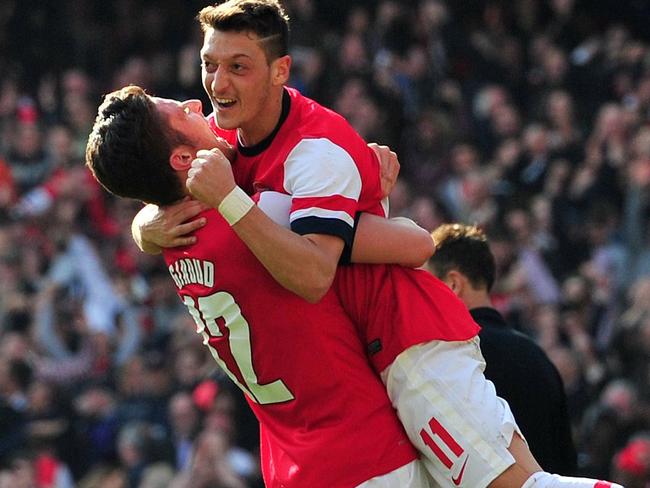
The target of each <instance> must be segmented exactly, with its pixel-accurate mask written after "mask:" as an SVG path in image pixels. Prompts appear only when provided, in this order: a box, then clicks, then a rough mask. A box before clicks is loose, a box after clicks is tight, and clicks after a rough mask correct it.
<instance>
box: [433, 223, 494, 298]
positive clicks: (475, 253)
mask: <svg viewBox="0 0 650 488" xmlns="http://www.w3.org/2000/svg"><path fill="white" fill-rule="evenodd" d="M431 237H433V240H434V243H435V251H434V253H433V256H431V258H429V265H430V267H431V269H432V271H433V273H434V274H435V275H436V276H438V277H439V278H442V277H444V276H445V275H446V274H447V273H448V272H449V271H452V270H457V271H459V272H461V273H463V274H464V275H465V276H467V279H468V280H469V281H470V283H471V284H472V286H473V287H474V288H481V287H483V286H485V287H486V288H487V290H488V291H490V289H491V288H492V285H493V284H494V280H495V275H496V265H495V262H494V255H493V254H492V251H490V246H489V245H488V242H487V237H486V236H485V234H484V233H483V231H482V230H481V229H479V228H478V227H476V226H473V225H462V224H443V225H441V226H439V227H437V228H436V229H435V230H434V231H433V232H432V233H431Z"/></svg>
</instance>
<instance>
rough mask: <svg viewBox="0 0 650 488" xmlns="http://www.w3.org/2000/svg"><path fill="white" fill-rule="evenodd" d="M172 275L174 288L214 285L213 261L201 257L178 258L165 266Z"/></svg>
mask: <svg viewBox="0 0 650 488" xmlns="http://www.w3.org/2000/svg"><path fill="white" fill-rule="evenodd" d="M167 269H168V270H169V274H171V275H172V279H173V280H174V284H175V285H176V288H178V289H181V288H183V287H184V286H186V285H203V286H207V287H212V286H213V285H214V263H213V262H212V261H204V260H202V259H190V258H184V259H178V260H176V261H174V262H173V263H172V264H170V265H169V267H168V268H167Z"/></svg>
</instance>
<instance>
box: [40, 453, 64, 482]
mask: <svg viewBox="0 0 650 488" xmlns="http://www.w3.org/2000/svg"><path fill="white" fill-rule="evenodd" d="M58 468H59V463H58V461H57V460H56V459H55V458H53V457H51V456H48V455H45V454H43V455H40V456H39V457H38V458H37V459H36V462H35V471H36V486H37V487H38V488H50V487H51V486H53V485H54V480H55V478H56V471H57V469H58Z"/></svg>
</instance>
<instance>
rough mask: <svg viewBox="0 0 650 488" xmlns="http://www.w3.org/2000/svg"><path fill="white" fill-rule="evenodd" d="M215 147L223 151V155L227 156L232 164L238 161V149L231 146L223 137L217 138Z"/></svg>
mask: <svg viewBox="0 0 650 488" xmlns="http://www.w3.org/2000/svg"><path fill="white" fill-rule="evenodd" d="M214 147H215V148H216V149H219V151H221V153H222V154H223V155H224V156H226V159H227V160H228V161H230V162H231V163H234V162H235V159H237V149H235V146H233V145H232V144H230V143H229V142H228V141H227V140H225V139H224V138H223V137H218V136H217V143H216V145H215V146H214Z"/></svg>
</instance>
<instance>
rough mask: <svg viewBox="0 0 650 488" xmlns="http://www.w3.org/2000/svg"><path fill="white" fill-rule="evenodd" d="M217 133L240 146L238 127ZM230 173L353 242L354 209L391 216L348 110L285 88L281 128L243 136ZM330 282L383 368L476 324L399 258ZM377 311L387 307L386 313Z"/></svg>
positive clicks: (298, 222)
mask: <svg viewBox="0 0 650 488" xmlns="http://www.w3.org/2000/svg"><path fill="white" fill-rule="evenodd" d="M209 121H210V124H211V126H212V128H213V130H214V131H215V133H217V134H218V135H220V136H221V137H224V138H225V139H227V140H228V141H229V142H230V143H231V144H237V135H236V131H235V130H231V131H224V130H222V129H220V128H219V127H218V126H217V125H216V122H215V119H214V116H213V115H211V116H210V117H209ZM237 152H238V154H237V159H236V161H235V163H234V164H233V172H234V175H235V180H236V181H237V184H238V185H239V186H241V187H242V188H243V189H244V190H245V191H246V192H247V193H249V194H252V193H253V192H256V191H262V190H273V191H277V192H281V193H287V194H289V195H291V197H292V203H291V214H290V221H291V228H292V230H294V231H295V232H297V233H299V234H307V233H316V234H333V235H338V236H339V237H341V238H342V239H343V240H344V241H345V242H346V244H347V245H351V242H352V236H353V233H352V229H353V225H354V216H355V214H356V212H358V211H364V212H371V213H374V214H377V215H384V216H385V215H387V213H388V211H387V209H388V207H387V205H386V204H382V202H381V201H380V199H381V185H380V181H379V165H378V161H377V159H376V157H375V154H374V152H373V151H372V150H371V149H370V148H369V147H368V146H367V144H366V142H365V141H364V140H363V139H362V138H361V137H360V136H359V135H358V134H357V133H356V132H355V131H354V129H353V128H352V127H351V126H350V125H349V124H348V123H347V122H346V121H345V119H344V118H343V117H341V116H340V115H338V114H336V113H335V112H332V111H331V110H328V109H326V108H324V107H322V106H321V105H319V104H318V103H316V102H314V101H313V100H310V99H309V98H307V97H304V96H302V95H301V94H300V93H299V92H298V91H297V90H294V89H292V88H287V89H286V92H285V95H284V99H283V110H282V116H281V119H280V123H279V125H278V127H277V128H276V130H275V131H274V132H273V133H272V134H271V135H270V136H269V137H267V138H266V139H265V140H264V141H262V142H261V143H259V144H257V145H256V146H252V147H242V146H241V145H239V144H237ZM334 288H335V290H336V291H337V293H338V294H339V297H340V300H341V302H342V304H343V307H344V308H345V310H346V312H347V313H348V314H349V315H350V316H351V317H353V319H354V320H355V324H356V325H357V326H359V327H360V328H361V330H360V333H361V337H363V338H364V340H365V341H366V342H367V348H368V353H369V356H370V358H371V360H372V364H373V367H374V368H375V369H376V370H377V371H378V372H381V371H383V369H384V368H385V367H386V366H387V365H388V364H390V363H391V362H392V361H393V359H394V358H395V356H396V355H397V354H399V353H400V352H402V351H403V350H404V349H406V348H408V347H410V346H412V345H415V344H420V343H423V342H427V341H431V340H448V341H463V340H467V339H469V338H471V337H474V336H475V335H476V334H477V333H478V331H479V327H478V325H476V323H475V322H474V321H473V320H472V318H471V316H470V315H469V313H468V312H467V310H466V308H465V306H464V305H463V304H462V303H461V302H460V300H459V299H458V298H457V297H456V296H455V295H454V294H453V293H451V292H450V291H449V289H448V288H447V286H446V285H444V283H441V282H440V281H439V280H438V279H436V278H434V277H433V276H431V275H430V274H429V273H426V272H424V271H417V270H413V269H408V268H402V267H400V266H395V265H367V266H366V265H363V266H360V265H353V266H349V267H339V270H338V272H337V278H336V280H335V282H334ZM380 311H381V313H380Z"/></svg>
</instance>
